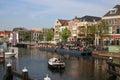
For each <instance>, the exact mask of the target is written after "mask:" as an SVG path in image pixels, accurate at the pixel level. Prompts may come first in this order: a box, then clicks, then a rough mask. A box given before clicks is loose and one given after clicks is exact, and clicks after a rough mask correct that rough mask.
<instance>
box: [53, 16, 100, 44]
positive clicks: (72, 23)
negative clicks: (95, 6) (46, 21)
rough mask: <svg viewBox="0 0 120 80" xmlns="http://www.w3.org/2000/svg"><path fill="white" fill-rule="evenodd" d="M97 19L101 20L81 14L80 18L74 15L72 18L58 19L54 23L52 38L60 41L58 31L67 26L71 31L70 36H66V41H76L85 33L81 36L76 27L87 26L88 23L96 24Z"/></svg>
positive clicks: (98, 18)
mask: <svg viewBox="0 0 120 80" xmlns="http://www.w3.org/2000/svg"><path fill="white" fill-rule="evenodd" d="M99 20H101V18H100V17H95V16H83V17H81V18H79V17H76V16H75V17H74V18H73V19H72V20H63V19H58V20H56V22H55V25H54V32H55V35H54V40H55V41H56V42H59V41H61V40H60V36H59V32H61V31H62V29H64V28H68V29H69V30H70V32H71V36H70V37H69V38H68V41H78V40H80V39H82V38H85V35H84V36H83V34H82V33H81V34H82V35H80V31H79V29H78V28H87V27H89V26H90V25H93V24H96V23H97V21H99Z"/></svg>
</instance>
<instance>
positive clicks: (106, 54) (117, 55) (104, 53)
mask: <svg viewBox="0 0 120 80" xmlns="http://www.w3.org/2000/svg"><path fill="white" fill-rule="evenodd" d="M92 56H100V57H113V58H120V52H119V53H115V52H107V51H93V52H92Z"/></svg>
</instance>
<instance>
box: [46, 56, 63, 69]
mask: <svg viewBox="0 0 120 80" xmlns="http://www.w3.org/2000/svg"><path fill="white" fill-rule="evenodd" d="M48 67H49V68H54V69H64V68H65V62H63V61H61V60H60V59H59V58H55V57H53V58H50V59H49V61H48Z"/></svg>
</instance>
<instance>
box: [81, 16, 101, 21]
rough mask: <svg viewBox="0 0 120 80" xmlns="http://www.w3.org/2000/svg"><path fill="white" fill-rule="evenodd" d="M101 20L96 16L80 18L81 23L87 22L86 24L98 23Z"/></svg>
mask: <svg viewBox="0 0 120 80" xmlns="http://www.w3.org/2000/svg"><path fill="white" fill-rule="evenodd" d="M99 20H101V18H100V17H96V16H88V15H87V16H83V17H81V18H80V21H81V22H84V21H87V22H94V21H99Z"/></svg>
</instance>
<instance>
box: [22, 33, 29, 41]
mask: <svg viewBox="0 0 120 80" xmlns="http://www.w3.org/2000/svg"><path fill="white" fill-rule="evenodd" d="M23 39H24V40H25V41H27V40H29V39H30V35H29V33H28V32H25V33H24V34H23Z"/></svg>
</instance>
